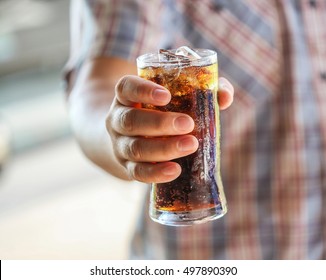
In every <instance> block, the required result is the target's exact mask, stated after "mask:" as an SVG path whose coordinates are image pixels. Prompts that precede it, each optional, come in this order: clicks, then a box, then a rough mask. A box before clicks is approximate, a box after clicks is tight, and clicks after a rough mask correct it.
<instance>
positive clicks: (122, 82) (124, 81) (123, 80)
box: [115, 76, 128, 95]
mask: <svg viewBox="0 0 326 280" xmlns="http://www.w3.org/2000/svg"><path fill="white" fill-rule="evenodd" d="M127 85H128V76H123V77H122V78H121V79H120V80H119V81H118V82H117V84H116V85H115V92H116V93H117V94H118V95H119V94H121V93H122V92H123V91H124V89H125V88H126V87H127Z"/></svg>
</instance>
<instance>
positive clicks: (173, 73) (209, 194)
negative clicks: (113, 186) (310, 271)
mask: <svg viewBox="0 0 326 280" xmlns="http://www.w3.org/2000/svg"><path fill="white" fill-rule="evenodd" d="M139 75H140V77H143V78H146V79H148V80H151V81H154V82H156V83H158V84H160V85H163V86H164V87H166V88H168V89H169V91H170V92H171V94H172V99H171V102H170V103H169V104H168V105H166V106H163V107H156V106H152V105H150V104H143V107H144V108H148V109H155V110H160V111H173V112H182V113H186V114H188V115H190V116H191V117H192V118H193V119H194V121H195V129H194V130H193V132H192V133H191V134H192V135H194V136H195V137H196V138H197V139H198V142H199V147H198V150H197V151H196V152H195V153H193V154H191V155H189V156H186V157H182V158H179V159H176V160H174V161H175V162H177V163H178V164H180V166H181V167H182V173H181V175H180V176H179V177H178V178H177V179H175V180H174V181H171V182H168V183H160V184H153V190H152V195H153V201H154V202H155V207H156V209H158V210H165V211H190V210H196V209H207V208H212V207H215V206H216V205H219V204H220V200H219V192H218V186H219V185H221V179H220V175H219V160H218V159H219V125H217V124H218V122H216V120H218V108H217V96H216V94H217V65H216V64H212V65H208V66H200V67H199V66H188V67H184V68H181V70H180V69H177V68H176V69H172V70H168V71H166V70H165V69H164V68H153V67H147V68H144V69H139Z"/></svg>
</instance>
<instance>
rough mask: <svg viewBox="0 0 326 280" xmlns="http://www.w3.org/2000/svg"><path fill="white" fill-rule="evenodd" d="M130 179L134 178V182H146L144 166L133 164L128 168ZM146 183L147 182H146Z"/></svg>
mask: <svg viewBox="0 0 326 280" xmlns="http://www.w3.org/2000/svg"><path fill="white" fill-rule="evenodd" d="M128 171H129V177H131V178H133V179H134V180H137V181H140V182H144V178H145V176H144V173H145V171H144V165H143V164H132V165H130V164H129V166H128ZM145 181H146V180H145Z"/></svg>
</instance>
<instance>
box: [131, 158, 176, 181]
mask: <svg viewBox="0 0 326 280" xmlns="http://www.w3.org/2000/svg"><path fill="white" fill-rule="evenodd" d="M127 170H128V172H129V174H130V177H131V178H132V179H134V180H137V181H140V182H143V183H153V182H155V183H165V182H170V181H172V180H174V179H176V178H177V177H178V176H179V175H180V174H181V167H180V165H179V164H177V163H175V162H171V161H170V162H161V163H135V162H132V161H129V162H128V164H127Z"/></svg>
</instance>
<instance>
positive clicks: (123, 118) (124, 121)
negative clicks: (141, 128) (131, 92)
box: [120, 108, 136, 132]
mask: <svg viewBox="0 0 326 280" xmlns="http://www.w3.org/2000/svg"><path fill="white" fill-rule="evenodd" d="M135 122H136V114H135V110H133V109H132V108H130V109H127V110H124V111H123V112H121V114H120V125H121V128H122V130H123V131H127V132H131V131H132V130H133V129H134V126H135Z"/></svg>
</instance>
